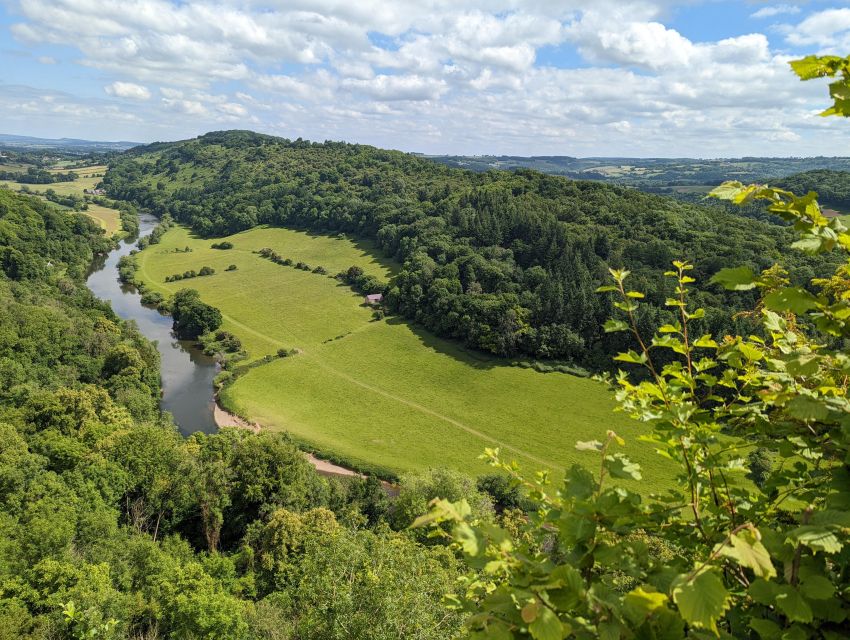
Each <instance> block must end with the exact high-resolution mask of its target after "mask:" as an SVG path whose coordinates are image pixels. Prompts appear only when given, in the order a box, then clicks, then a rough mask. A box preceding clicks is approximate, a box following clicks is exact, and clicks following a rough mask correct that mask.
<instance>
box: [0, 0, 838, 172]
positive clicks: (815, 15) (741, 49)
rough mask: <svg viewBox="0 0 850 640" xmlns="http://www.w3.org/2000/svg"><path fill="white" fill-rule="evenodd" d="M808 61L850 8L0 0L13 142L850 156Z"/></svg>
mask: <svg viewBox="0 0 850 640" xmlns="http://www.w3.org/2000/svg"><path fill="white" fill-rule="evenodd" d="M809 53H838V54H842V55H847V54H850V3H847V2H825V1H823V2H822V1H812V2H785V3H781V2H780V3H777V2H756V1H753V2H727V1H718V2H712V1H709V0H706V1H699V0H693V1H689V2H673V1H669V0H617V1H614V0H596V1H595V2H593V3H590V2H585V1H579V0H535V1H528V0H489V1H487V2H483V1H481V0H395V1H393V2H386V1H383V0H361V1H360V2H357V3H353V2H351V0H277V1H264V0H209V1H208V0H182V1H180V2H174V1H172V0H98V1H97V2H94V1H93V0H0V133H17V134H26V135H36V136H45V137H63V136H64V137H82V138H90V139H108V140H117V139H124V140H137V141H141V142H148V141H153V140H171V139H178V138H186V137H191V136H195V135H198V134H201V133H204V132H206V131H209V130H213V129H224V128H248V129H254V130H258V131H264V132H267V133H272V134H277V135H282V136H286V137H292V138H295V137H299V136H300V137H304V138H308V139H314V140H325V139H333V140H347V141H351V142H362V143H368V144H375V145H379V146H383V147H391V148H397V149H403V150H406V151H421V152H425V153H459V154H482V153H495V154H517V155H533V154H557V155H578V156H589V155H620V156H622V155H633V156H690V157H729V156H740V155H847V153H848V145H847V142H848V141H850V122H845V121H841V120H838V119H824V118H820V117H818V116H817V113H818V112H819V111H820V110H821V109H822V108H823V107H824V106H825V104H826V88H825V84H824V83H823V82H809V83H801V82H799V81H797V80H796V78H795V77H794V76H793V75H792V74H791V73H790V71H789V70H788V60H790V59H793V58H794V57H799V56H802V55H805V54H809Z"/></svg>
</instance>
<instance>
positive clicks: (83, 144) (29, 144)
mask: <svg viewBox="0 0 850 640" xmlns="http://www.w3.org/2000/svg"><path fill="white" fill-rule="evenodd" d="M139 144H141V143H139V142H129V141H126V140H119V141H116V142H106V141H98V140H80V139H77V138H35V137H32V136H18V135H11V134H5V133H0V147H6V148H13V149H20V150H27V151H35V150H45V149H49V150H55V151H75V152H80V153H89V152H92V151H126V150H127V149H130V148H132V147H136V146H138V145H139Z"/></svg>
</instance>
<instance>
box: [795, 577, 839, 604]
mask: <svg viewBox="0 0 850 640" xmlns="http://www.w3.org/2000/svg"><path fill="white" fill-rule="evenodd" d="M800 590H801V591H802V592H803V595H805V596H806V597H807V598H809V599H811V600H829V599H830V598H831V597H832V596H833V595H834V594H835V585H834V584H832V582H831V581H830V580H829V579H828V578H826V577H824V576H818V575H813V576H808V577H806V578H804V579H803V581H802V583H801V584H800Z"/></svg>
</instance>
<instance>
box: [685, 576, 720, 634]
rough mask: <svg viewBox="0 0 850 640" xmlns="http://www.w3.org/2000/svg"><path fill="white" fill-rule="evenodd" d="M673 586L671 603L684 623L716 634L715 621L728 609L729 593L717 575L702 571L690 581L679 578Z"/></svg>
mask: <svg viewBox="0 0 850 640" xmlns="http://www.w3.org/2000/svg"><path fill="white" fill-rule="evenodd" d="M673 585H674V586H673V601H674V602H675V603H676V605H677V606H678V607H679V612H680V613H681V614H682V617H683V618H684V619H685V621H687V622H688V623H689V624H691V625H693V626H695V627H702V628H704V629H710V630H711V631H713V632H714V633H715V634H717V621H718V620H719V619H720V618H721V617H722V616H723V613H724V612H725V611H726V609H727V608H729V592H728V591H727V590H726V587H725V586H724V585H723V581H722V580H721V579H720V578H719V577H718V576H717V574H716V573H714V571H710V570H709V571H703V572H702V573H700V574H699V575H697V576H696V577H695V578H692V579H690V580H688V577H687V576H680V577H679V579H677V580H676V581H675V582H674V583H673Z"/></svg>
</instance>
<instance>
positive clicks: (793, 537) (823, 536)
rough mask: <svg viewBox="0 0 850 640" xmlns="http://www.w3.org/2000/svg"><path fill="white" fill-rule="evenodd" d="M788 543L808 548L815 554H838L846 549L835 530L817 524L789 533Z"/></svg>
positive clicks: (798, 528)
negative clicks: (821, 552)
mask: <svg viewBox="0 0 850 640" xmlns="http://www.w3.org/2000/svg"><path fill="white" fill-rule="evenodd" d="M788 541H789V542H791V543H792V544H801V545H803V546H804V547H808V548H809V549H811V550H812V551H814V552H815V553H817V552H818V551H823V552H824V553H838V552H839V551H841V549H842V548H843V547H844V543H843V542H842V541H841V540H840V539H839V538H838V536H837V535H836V534H835V528H833V527H829V526H823V525H817V524H809V525H803V526H802V527H797V528H796V529H794V530H793V531H791V532H790V533H789V535H788Z"/></svg>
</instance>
